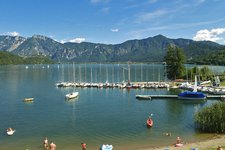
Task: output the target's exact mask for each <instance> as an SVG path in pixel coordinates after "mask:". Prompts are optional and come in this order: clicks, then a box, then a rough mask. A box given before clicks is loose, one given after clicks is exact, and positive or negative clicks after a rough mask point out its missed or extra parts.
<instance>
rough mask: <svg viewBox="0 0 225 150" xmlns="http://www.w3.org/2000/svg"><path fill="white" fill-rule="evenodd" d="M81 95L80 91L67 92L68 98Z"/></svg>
mask: <svg viewBox="0 0 225 150" xmlns="http://www.w3.org/2000/svg"><path fill="white" fill-rule="evenodd" d="M78 95H79V92H72V93H69V94H66V96H65V97H66V99H73V98H76V97H78Z"/></svg>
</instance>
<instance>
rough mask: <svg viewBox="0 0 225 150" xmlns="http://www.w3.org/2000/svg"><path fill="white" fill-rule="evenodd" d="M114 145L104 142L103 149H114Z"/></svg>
mask: <svg viewBox="0 0 225 150" xmlns="http://www.w3.org/2000/svg"><path fill="white" fill-rule="evenodd" d="M112 149H113V146H112V145H109V144H103V145H102V147H101V150H112Z"/></svg>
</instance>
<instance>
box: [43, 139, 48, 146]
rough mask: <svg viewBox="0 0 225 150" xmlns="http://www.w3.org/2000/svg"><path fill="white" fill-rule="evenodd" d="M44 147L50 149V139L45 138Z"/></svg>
mask: <svg viewBox="0 0 225 150" xmlns="http://www.w3.org/2000/svg"><path fill="white" fill-rule="evenodd" d="M43 145H44V147H45V148H46V149H48V139H47V137H45V139H44V142H43Z"/></svg>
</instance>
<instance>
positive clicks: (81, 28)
mask: <svg viewBox="0 0 225 150" xmlns="http://www.w3.org/2000/svg"><path fill="white" fill-rule="evenodd" d="M0 20H1V21H0V34H1V35H14V36H16V35H20V36H23V37H31V36H32V35H34V34H38V35H45V36H48V37H51V38H53V39H54V40H57V41H59V42H68V41H71V42H81V41H86V42H94V43H105V44H117V43H122V42H125V41H126V40H130V39H143V38H147V37H153V36H155V35H158V34H162V35H164V36H166V37H168V38H175V39H176V38H187V39H194V40H211V41H214V42H217V43H220V44H225V0H0Z"/></svg>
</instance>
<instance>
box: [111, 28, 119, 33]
mask: <svg viewBox="0 0 225 150" xmlns="http://www.w3.org/2000/svg"><path fill="white" fill-rule="evenodd" d="M111 31H112V32H119V29H117V28H115V29H111Z"/></svg>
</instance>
